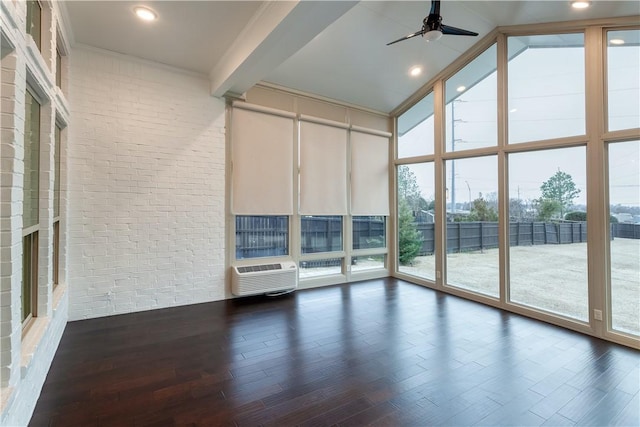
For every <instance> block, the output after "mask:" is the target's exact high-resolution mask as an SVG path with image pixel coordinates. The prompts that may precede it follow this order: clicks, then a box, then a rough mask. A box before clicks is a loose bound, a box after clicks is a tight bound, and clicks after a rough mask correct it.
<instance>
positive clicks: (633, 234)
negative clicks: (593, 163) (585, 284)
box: [608, 141, 640, 336]
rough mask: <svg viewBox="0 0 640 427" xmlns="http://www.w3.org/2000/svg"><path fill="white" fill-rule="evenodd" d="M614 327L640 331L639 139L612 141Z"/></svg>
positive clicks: (612, 322)
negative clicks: (639, 273) (639, 274)
mask: <svg viewBox="0 0 640 427" xmlns="http://www.w3.org/2000/svg"><path fill="white" fill-rule="evenodd" d="M608 151H609V204H610V213H611V222H612V224H611V240H610V242H609V245H610V246H609V247H610V252H611V262H610V269H611V298H610V301H611V327H612V328H613V329H614V330H616V331H621V332H625V333H629V334H633V335H636V336H637V335H640V285H639V283H638V272H639V271H640V256H639V254H640V238H639V237H640V168H639V167H638V163H639V162H640V160H639V159H640V141H629V142H621V143H615V144H610V145H609V150H608Z"/></svg>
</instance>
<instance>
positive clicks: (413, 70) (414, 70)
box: [409, 65, 422, 77]
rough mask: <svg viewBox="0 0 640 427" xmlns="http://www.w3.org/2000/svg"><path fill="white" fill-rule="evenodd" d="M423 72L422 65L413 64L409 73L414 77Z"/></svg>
mask: <svg viewBox="0 0 640 427" xmlns="http://www.w3.org/2000/svg"><path fill="white" fill-rule="evenodd" d="M420 74H422V67H421V66H419V65H416V66H413V67H411V68H410V69H409V75H410V76H412V77H417V76H419V75H420Z"/></svg>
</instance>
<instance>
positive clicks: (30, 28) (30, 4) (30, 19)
mask: <svg viewBox="0 0 640 427" xmlns="http://www.w3.org/2000/svg"><path fill="white" fill-rule="evenodd" d="M41 31H42V7H41V6H40V2H39V1H37V0H27V34H31V37H33V41H34V42H36V46H38V50H42V48H41V45H42V39H41V36H40V34H41Z"/></svg>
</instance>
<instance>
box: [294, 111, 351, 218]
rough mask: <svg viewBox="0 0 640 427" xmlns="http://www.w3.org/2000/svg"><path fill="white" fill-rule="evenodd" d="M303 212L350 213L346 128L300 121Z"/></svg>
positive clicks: (315, 213)
mask: <svg viewBox="0 0 640 427" xmlns="http://www.w3.org/2000/svg"><path fill="white" fill-rule="evenodd" d="M300 213H301V214H302V215H346V214H347V129H342V128H338V127H334V126H327V125H323V124H318V123H311V122H304V121H303V122H301V123H300Z"/></svg>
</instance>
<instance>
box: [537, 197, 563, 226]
mask: <svg viewBox="0 0 640 427" xmlns="http://www.w3.org/2000/svg"><path fill="white" fill-rule="evenodd" d="M536 208H537V210H538V221H549V220H550V219H552V218H554V217H555V216H556V214H557V213H558V212H560V211H561V209H562V208H561V206H560V202H558V201H557V200H553V199H544V198H541V199H538V200H536Z"/></svg>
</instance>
